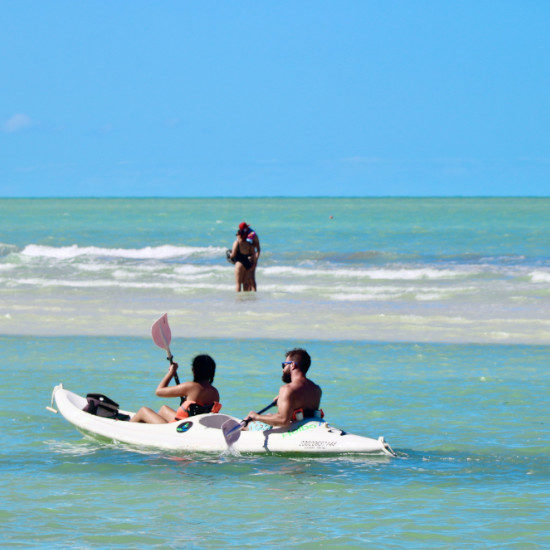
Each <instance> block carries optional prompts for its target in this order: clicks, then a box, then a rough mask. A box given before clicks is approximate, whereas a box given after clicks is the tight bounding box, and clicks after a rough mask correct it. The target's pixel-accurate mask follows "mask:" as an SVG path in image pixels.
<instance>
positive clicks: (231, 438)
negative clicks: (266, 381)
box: [222, 398, 277, 447]
mask: <svg viewBox="0 0 550 550" xmlns="http://www.w3.org/2000/svg"><path fill="white" fill-rule="evenodd" d="M276 404H277V398H275V399H274V400H273V401H272V402H271V403H270V404H269V405H268V406H267V407H264V408H263V409H262V410H261V411H258V414H262V413H264V412H265V411H267V410H268V409H271V407H274V406H275V405H276ZM251 420H252V419H251V418H245V419H244V420H241V421H240V422H237V421H236V420H233V419H232V418H231V419H230V420H226V421H225V422H224V423H223V424H222V432H223V437H224V438H225V442H226V443H227V445H228V446H229V447H230V446H231V445H233V443H235V441H237V439H239V437H240V436H241V430H242V429H243V428H246V427H247V426H248V424H250V421H251Z"/></svg>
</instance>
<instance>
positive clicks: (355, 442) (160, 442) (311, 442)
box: [52, 384, 394, 456]
mask: <svg viewBox="0 0 550 550" xmlns="http://www.w3.org/2000/svg"><path fill="white" fill-rule="evenodd" d="M52 397H53V399H55V403H56V405H57V409H58V411H59V412H60V413H61V415H62V416H63V417H64V418H65V419H66V420H67V421H68V422H70V423H71V424H73V425H74V426H75V427H76V428H77V429H78V430H79V431H81V432H83V433H84V434H86V435H90V436H92V437H95V438H98V439H106V440H108V441H113V442H120V443H125V444H127V445H131V446H135V447H140V448H150V449H161V450H169V451H188V452H206V453H220V452H224V451H227V450H228V445H227V442H226V440H225V438H224V436H223V433H222V429H221V427H222V425H223V424H224V423H225V422H226V421H228V420H232V421H234V422H240V419H238V418H235V417H232V416H229V415H226V414H219V413H218V414H212V413H210V414H201V415H197V416H193V417H190V418H187V419H185V420H181V421H177V422H170V423H168V424H143V423H137V422H136V423H134V422H127V421H123V420H116V419H111V418H102V417H99V416H95V415H92V414H90V413H87V412H85V411H83V410H82V409H83V408H84V407H85V406H86V405H87V400H86V399H85V398H84V397H82V396H80V395H78V394H76V393H73V392H71V391H69V390H66V389H64V388H63V386H62V385H61V384H60V385H58V386H56V387H55V388H54V390H53V395H52ZM120 412H121V413H123V414H127V415H129V416H130V417H131V416H133V414H134V413H132V412H130V411H122V410H121V411H120ZM231 448H232V449H233V450H235V451H238V452H241V453H268V452H271V453H293V454H296V453H298V454H319V453H322V454H327V453H328V454H345V453H360V454H373V455H386V456H394V453H393V451H392V450H391V448H390V447H389V445H388V444H387V443H386V442H385V441H384V438H383V437H379V438H378V439H371V438H368V437H362V436H358V435H353V434H348V433H346V432H344V431H343V430H340V429H338V428H334V427H332V426H330V425H329V424H327V423H326V422H325V421H324V420H322V419H318V418H309V419H304V420H301V421H298V422H293V423H292V424H291V425H290V426H285V427H280V428H269V429H266V430H254V431H253V430H243V431H241V432H240V435H239V437H238V439H237V440H236V441H235V442H234V443H233V444H232V445H231Z"/></svg>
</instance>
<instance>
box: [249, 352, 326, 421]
mask: <svg viewBox="0 0 550 550" xmlns="http://www.w3.org/2000/svg"><path fill="white" fill-rule="evenodd" d="M310 363H311V359H310V357H309V354H308V353H307V352H306V351H305V350H302V349H298V350H292V351H290V352H288V354H287V356H286V360H285V361H284V362H283V364H282V367H283V377H282V378H283V382H285V385H284V386H282V387H281V388H280V389H279V395H278V396H277V409H278V411H277V412H276V413H275V414H257V413H255V412H254V411H251V412H250V413H249V415H248V418H250V419H251V420H257V421H259V422H264V423H266V424H269V425H271V426H286V425H288V424H290V423H291V422H292V417H293V416H294V412H295V411H296V410H297V409H303V411H304V412H306V413H308V412H309V413H311V412H312V411H316V410H317V409H318V408H319V406H320V404H321V396H322V393H323V392H322V390H321V388H320V387H319V386H318V385H317V384H315V382H313V381H312V380H309V379H308V378H307V377H306V372H307V370H308V368H309V365H310Z"/></svg>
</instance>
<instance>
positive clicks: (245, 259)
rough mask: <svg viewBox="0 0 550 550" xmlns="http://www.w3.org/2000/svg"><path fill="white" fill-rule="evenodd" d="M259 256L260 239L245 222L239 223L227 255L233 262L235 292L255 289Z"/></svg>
mask: <svg viewBox="0 0 550 550" xmlns="http://www.w3.org/2000/svg"><path fill="white" fill-rule="evenodd" d="M259 257H260V241H259V239H258V236H257V235H256V232H255V231H254V230H253V229H252V228H251V227H250V226H249V225H248V224H247V223H245V222H242V223H241V224H239V229H238V230H237V238H236V240H235V242H234V243H233V248H232V250H231V252H230V254H229V256H228V258H229V260H231V261H232V262H233V263H234V264H235V283H236V290H237V292H241V290H244V291H245V292H249V291H251V290H254V291H256V289H257V287H256V275H255V271H256V265H257V263H258V258H259Z"/></svg>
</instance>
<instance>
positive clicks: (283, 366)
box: [281, 361, 294, 369]
mask: <svg viewBox="0 0 550 550" xmlns="http://www.w3.org/2000/svg"><path fill="white" fill-rule="evenodd" d="M292 363H294V361H283V362H282V363H281V367H282V368H283V369H284V368H285V367H286V366H287V365H292Z"/></svg>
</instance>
